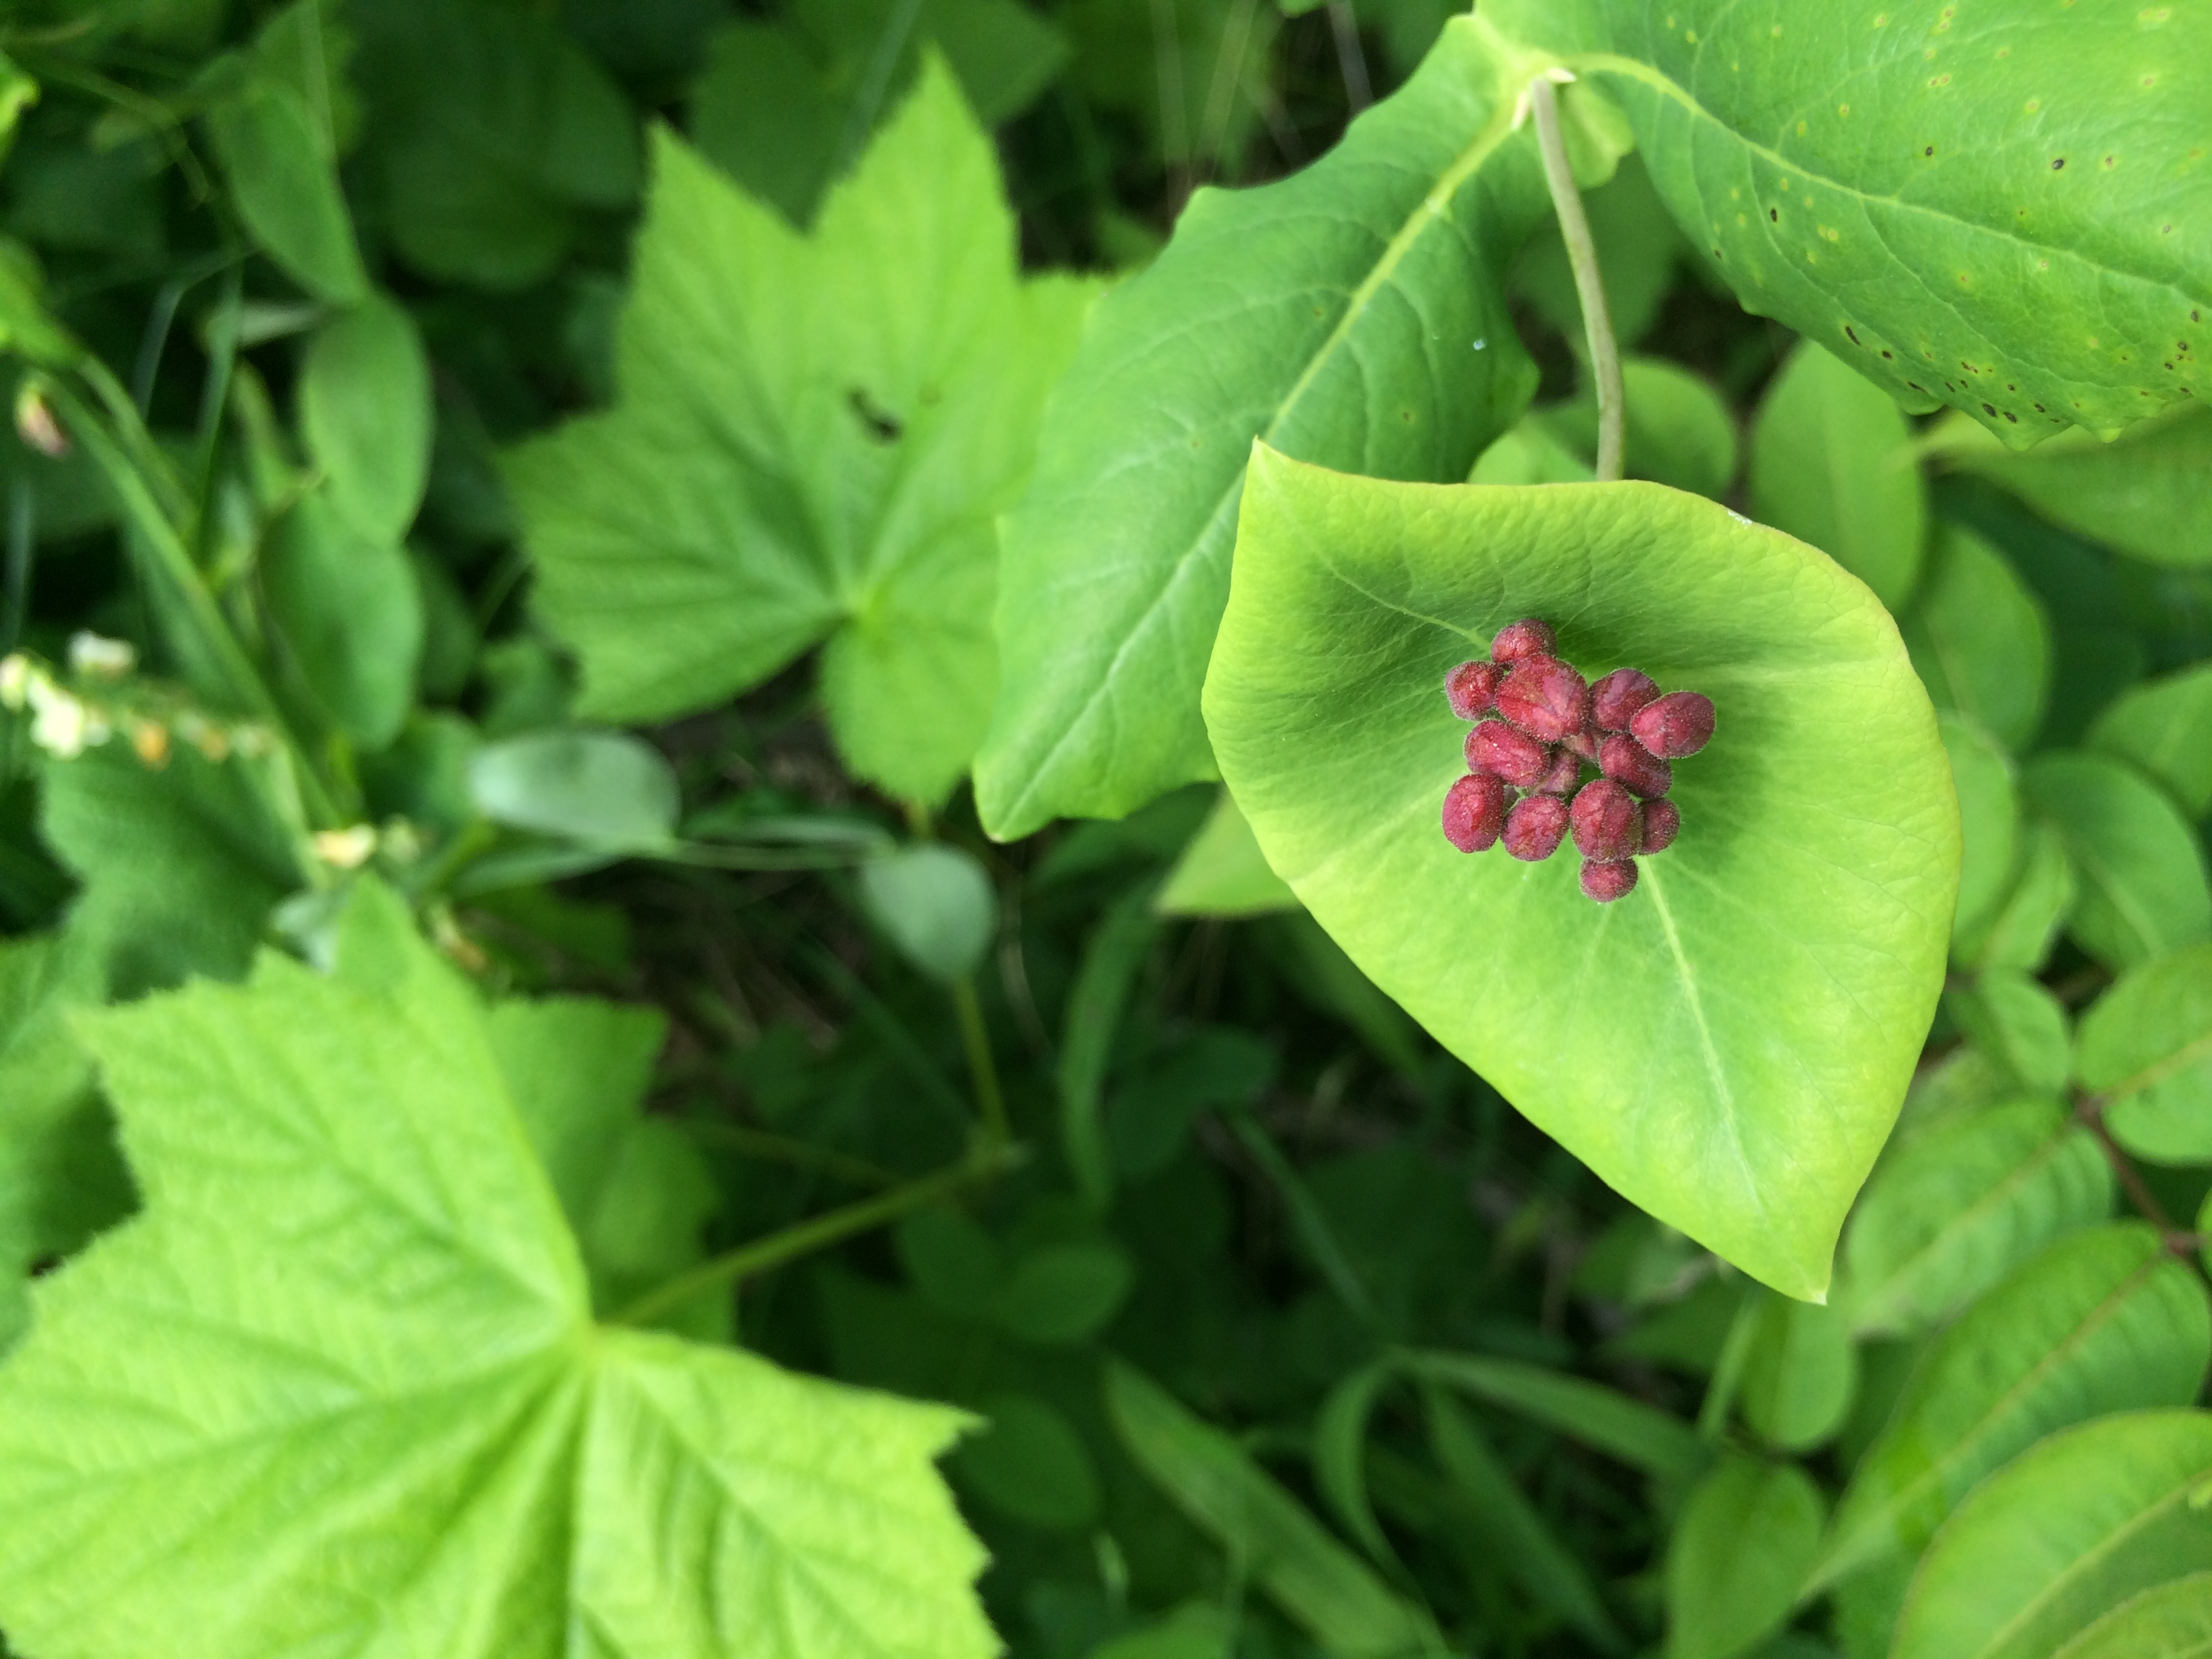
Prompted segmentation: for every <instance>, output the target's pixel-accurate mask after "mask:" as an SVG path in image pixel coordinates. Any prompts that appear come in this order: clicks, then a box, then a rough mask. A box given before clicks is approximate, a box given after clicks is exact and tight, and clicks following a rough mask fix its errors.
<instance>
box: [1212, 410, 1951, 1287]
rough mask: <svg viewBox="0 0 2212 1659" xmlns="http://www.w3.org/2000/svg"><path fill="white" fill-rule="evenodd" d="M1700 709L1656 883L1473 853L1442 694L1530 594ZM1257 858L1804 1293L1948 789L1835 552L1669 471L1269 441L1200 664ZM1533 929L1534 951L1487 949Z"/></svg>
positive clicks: (1911, 1050) (1544, 1094)
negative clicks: (1751, 517) (1693, 699)
mask: <svg viewBox="0 0 2212 1659" xmlns="http://www.w3.org/2000/svg"><path fill="white" fill-rule="evenodd" d="M1532 615H1533V616H1537V617H1546V618H1548V619H1549V620H1551V621H1552V622H1553V623H1555V624H1556V625H1557V626H1558V627H1559V640H1560V650H1561V652H1562V653H1564V654H1565V657H1566V658H1567V659H1569V660H1571V661H1572V662H1574V663H1576V664H1577V665H1578V666H1579V667H1580V668H1581V669H1582V670H1583V671H1584V672H1585V673H1587V674H1589V675H1593V676H1595V675H1597V674H1601V673H1603V672H1605V671H1607V670H1609V669H1611V668H1613V667H1615V666H1617V665H1621V664H1623V663H1632V664H1634V665H1637V666H1638V667H1640V668H1642V669H1643V670H1644V671H1646V672H1648V673H1650V674H1652V675H1654V676H1655V677H1656V678H1658V680H1659V681H1660V683H1661V684H1662V685H1665V686H1668V687H1670V688H1672V687H1677V686H1679V687H1686V688H1693V689H1695V690H1700V691H1703V692H1705V694H1707V695H1708V696H1711V697H1712V698H1713V700H1714V702H1715V703H1716V705H1717V708H1718V713H1719V727H1718V732H1717V736H1716V737H1715V738H1714V739H1713V742H1712V744H1711V747H1710V748H1708V749H1707V750H1705V752H1704V753H1702V754H1699V755H1698V756H1695V757H1692V758H1690V759H1687V760H1685V761H1682V762H1680V763H1678V764H1677V767H1676V773H1675V780H1676V781H1675V786H1674V799H1676V800H1677V801H1679V802H1680V806H1681V812H1682V820H1683V828H1682V831H1681V835H1680V839H1679V840H1678V841H1677V842H1675V844H1674V847H1672V848H1670V849H1668V851H1667V852H1666V853H1664V854H1659V855H1657V856H1656V857H1653V858H1649V859H1646V860H1643V861H1642V879H1641V884H1640V885H1639V887H1638V890H1637V891H1635V892H1634V893H1632V894H1631V895H1630V896H1628V897H1627V898H1626V899H1625V900H1623V901H1621V902H1619V903H1617V904H1613V905H1610V906H1605V907H1600V906H1597V905H1594V904H1592V903H1591V902H1589V900H1587V899H1585V898H1584V897H1583V896H1582V894H1581V892H1580V890H1579V889H1578V887H1577V881H1576V872H1575V863H1576V861H1575V859H1574V857H1573V855H1572V854H1571V853H1570V854H1565V855H1562V856H1559V857H1558V858H1555V859H1554V860H1552V861H1550V862H1548V863H1546V864H1541V865H1524V864H1520V863H1516V862H1515V861H1514V860H1511V859H1510V858H1508V857H1507V856H1506V855H1505V854H1504V853H1503V852H1499V851H1496V850H1493V852H1492V853H1491V854H1481V855H1478V856H1475V857H1473V858H1468V857H1464V856H1462V854H1458V853H1457V852H1455V851H1454V850H1453V849H1452V848H1451V846H1450V844H1449V842H1446V841H1445V840H1444V839H1443V835H1442V833H1441V831H1440V829H1439V828H1438V820H1437V814H1438V811H1439V809H1440V805H1441V802H1442V800H1443V793H1444V790H1445V788H1446V787H1447V786H1448V785H1449V783H1450V782H1451V781H1452V779H1453V778H1454V777H1455V775H1458V774H1459V773H1460V772H1461V771H1462V770H1463V766H1464V763H1463V762H1462V758H1461V755H1460V747H1461V741H1462V737H1463V735H1464V732H1465V728H1464V727H1463V726H1462V725H1461V724H1460V723H1459V722H1458V721H1457V720H1454V719H1453V718H1452V715H1451V712H1450V709H1449V706H1448V705H1447V703H1446V702H1445V701H1444V698H1443V693H1442V690H1441V689H1440V688H1441V683H1442V679H1443V674H1444V672H1445V671H1446V670H1447V669H1449V667H1450V666H1451V665H1453V664H1454V663H1456V662H1458V661H1461V660H1462V659H1465V658H1467V657H1468V656H1470V655H1473V654H1477V653H1480V652H1481V651H1482V650H1483V649H1484V648H1485V647H1486V644H1487V641H1488V636H1489V635H1490V633H1491V631H1492V629H1496V628H1498V627H1499V626H1501V625H1503V624H1504V623H1507V622H1509V621H1511V620H1512V619H1514V618H1515V617H1522V616H1532ZM1206 714H1207V720H1208V722H1209V725H1210V726H1211V728H1212V733H1213V738H1214V745H1215V748H1216V750H1217V751H1218V753H1219V755H1220V757H1221V760H1222V766H1223V769H1224V771H1225V773H1226V775H1227V776H1228V779H1229V782H1230V785H1231V787H1232V788H1233V789H1234V790H1235V791H1236V794H1237V801H1238V804H1239V805H1242V806H1243V809H1244V811H1245V813H1246V815H1247V817H1249V818H1250V820H1251V822H1252V826H1253V829H1254V830H1255V833H1256V834H1257V836H1258V837H1259V840H1260V844H1261V848H1263V849H1264V851H1265V852H1266V854H1267V860H1268V862H1269V864H1270V865H1271V866H1273V868H1274V869H1275V870H1276V871H1277V872H1279V873H1280V874H1281V875H1282V876H1283V877H1284V878H1285V880H1286V881H1288V882H1289V883H1290V884H1291V888H1292V889H1293V890H1295V891H1296V892H1297V895H1298V896H1299V898H1300V899H1301V900H1302V901H1303V902H1304V904H1305V905H1306V906H1307V908H1309V909H1310V911H1312V913H1313V914H1314V915H1315V916H1316V918H1317V919H1318V921H1319V922H1320V924H1321V925H1322V926H1323V927H1326V928H1328V931H1329V933H1331V934H1332V935H1333V936H1334V938H1335V939H1336V940H1337V941H1338V943H1339V944H1340V945H1342V946H1343V947H1344V948H1345V949H1346V951H1348V952H1349V953H1350V955H1351V957H1352V960H1353V961H1354V962H1355V963H1358V965H1359V966H1360V967H1361V968H1362V969H1364V972H1365V973H1366V974H1367V975H1368V976H1369V977H1370V979H1372V980H1373V981H1374V982H1375V983H1376V984H1377V985H1379V986H1380V987H1382V988H1383V990H1384V991H1385V992H1387V993H1389V995H1391V996H1392V997H1394V998H1395V999H1396V1000H1397V1001H1398V1002H1399V1003H1401V1005H1403V1006H1405V1007H1406V1009H1407V1011H1408V1012H1411V1013H1412V1014H1413V1016H1414V1017H1415V1018H1418V1019H1419V1020H1420V1022H1421V1023H1422V1024H1424V1025H1425V1026H1426V1027H1427V1028H1428V1029H1429V1030H1430V1031H1431V1033H1433V1034H1434V1035H1435V1036H1437V1038H1438V1040H1439V1041H1441V1042H1443V1043H1444V1045H1445V1046H1446V1047H1447V1048H1450V1049H1451V1050H1452V1051H1453V1052H1454V1053H1455V1054H1458V1055H1459V1056H1460V1057H1461V1058H1462V1060H1466V1061H1467V1062H1468V1064H1469V1065H1470V1066H1474V1068H1475V1069H1476V1070H1477V1071H1479V1072H1480V1073H1482V1074H1483V1076H1484V1077H1485V1078H1486V1079H1488V1080H1489V1081H1490V1082H1491V1083H1492V1084H1493V1085H1496V1086H1497V1087H1498V1089H1499V1090H1500V1091H1502V1092H1503V1093H1504V1095H1505V1097H1506V1098H1507V1099H1508V1100H1510V1101H1512V1102H1513V1103H1515V1104H1516V1105H1517V1106H1518V1107H1520V1108H1521V1109H1522V1110H1523V1111H1524V1112H1526V1113H1527V1114H1528V1115H1529V1117H1531V1118H1532V1119H1533V1120H1534V1121H1535V1122H1536V1123H1537V1124H1538V1125H1539V1127H1542V1128H1543V1129H1545V1130H1546V1131H1547V1133H1551V1134H1552V1135H1553V1136H1554V1137H1555V1138H1556V1139H1559V1141H1560V1142H1561V1143H1562V1144H1563V1145H1565V1146H1566V1147H1567V1148H1568V1150H1570V1151H1571V1152H1574V1153H1575V1155H1576V1156H1577V1157H1578V1158H1582V1159H1583V1162H1585V1163H1586V1164H1589V1165H1590V1167H1591V1168H1593V1169H1594V1170H1596V1171H1597V1173H1598V1174H1599V1175H1600V1176H1602V1177H1603V1178H1604V1179H1605V1180H1606V1181H1607V1182H1609V1183H1611V1184H1612V1185H1613V1187H1614V1188H1616V1189H1617V1190H1619V1191H1620V1192H1621V1193H1623V1194H1626V1196H1628V1197H1629V1198H1631V1199H1632V1200H1634V1201H1635V1202H1637V1203H1638V1204H1639V1205H1641V1206H1643V1207H1644V1208H1645V1209H1646V1210H1648V1211H1650V1212H1651V1213H1652V1214H1654V1215H1656V1216H1657V1217H1659V1218H1661V1219H1662V1220H1663V1221H1666V1222H1668V1224H1669V1225H1674V1226H1675V1227H1678V1228H1680V1229H1681V1230H1682V1231H1685V1232H1687V1233H1689V1234H1690V1235H1691V1236H1692V1237H1695V1238H1697V1239H1699V1241H1700V1242H1701V1243H1705V1244H1707V1245H1709V1246H1711V1247H1712V1248H1713V1249H1717V1250H1718V1251H1719V1252H1720V1253H1721V1254H1723V1255H1726V1256H1727V1257H1728V1258H1729V1260H1730V1261H1735V1263H1736V1264H1737V1265H1739V1266H1741V1267H1744V1268H1745V1269H1747V1271H1749V1272H1751V1273H1754V1274H1756V1275H1757V1276H1759V1278H1761V1279H1765V1280H1767V1281H1768V1282H1769V1283H1771V1284H1773V1285H1776V1286H1777V1287H1778V1288H1779V1289H1783V1290H1785V1291H1790V1293H1792V1294H1796V1295H1799V1296H1803V1297H1818V1296H1819V1295H1820V1294H1821V1292H1822V1291H1823V1290H1824V1288H1825V1286H1826V1283H1827V1278H1828V1267H1829V1257H1830V1255H1831V1252H1832V1249H1833V1245H1834V1242H1835V1238H1836V1234H1837V1231H1838V1229H1839V1228H1840V1227H1841V1225H1842V1224H1843V1218H1844V1212H1845V1211H1846V1210H1847V1209H1848V1208H1849V1207H1850V1200H1851V1197H1852V1195H1853V1194H1855V1193H1856V1192H1857V1189H1858V1186H1859V1183H1860V1182H1862V1181H1863V1179H1864V1178H1865V1176H1866V1172H1867V1170H1869V1169H1870V1168H1871V1167H1872V1165H1873V1163H1874V1159H1875V1154H1876V1152H1878V1151H1879V1150H1880V1147H1881V1142H1882V1141H1883V1139H1885V1138H1886V1137H1887V1134H1888V1132H1889V1127H1890V1124H1891V1122H1892V1121H1893V1119H1894V1118H1895V1116H1896V1113H1897V1109H1898V1107H1899V1103H1901V1102H1902V1101H1903V1099H1904V1096H1905V1085H1906V1083H1907V1081H1908V1080H1909V1079H1910V1077H1911V1071H1912V1067H1913V1066H1914V1064H1915V1062H1916V1061H1917V1059H1918V1057H1919V1054H1920V1048H1921V1040H1922V1036H1923V1033H1924V1032H1925V1031H1926V1030H1927V1029H1928V1022H1929V1017H1930V1015H1931V1014H1932V1012H1933V1010H1934V1004H1935V999H1936V992H1937V989H1938V987H1939V986H1940V983H1941V981H1942V963H1943V957H1944V955H1945V948H1946V945H1947V944H1948V938H1949V934H1950V924H1951V912H1952V905H1953V898H1954V889H1955V884H1956V882H1957V878H1958V857H1959V829H1958V809H1957V805H1956V803H1955V797H1954V794H1953V792H1952V787H1951V782H1950V771H1949V768H1948V766H1947V765H1946V763H1945V761H1944V757H1943V752H1942V747H1941V744H1939V743H1938V741H1937V735H1936V720H1935V716H1934V712H1933V710H1932V709H1930V708H1929V703H1928V700H1927V697H1926V696H1925V694H1924V693H1923V691H1922V690H1921V688H1920V686H1919V684H1918V682H1917V680H1916V679H1915V678H1913V676H1912V672H1911V667H1910V665H1908V663H1907V661H1906V659H1905V653H1904V651H1903V648H1902V647H1901V646H1900V644H1899V641H1898V638H1897V634H1896V630H1895V629H1894V628H1893V626H1892V624H1891V623H1890V621H1889V618H1888V617H1887V614H1886V613H1884V612H1883V611H1882V610H1881V607H1880V605H1878V604H1877V603H1876V602H1875V599H1874V598H1873V596H1872V595H1871V594H1870V593H1869V592H1867V590H1866V589H1865V587H1864V586H1863V585H1861V584H1860V583H1858V582H1857V581H1856V580H1853V579H1852V578H1850V576H1848V575H1847V574H1845V573H1844V572H1843V571H1842V570H1841V569H1840V568H1838V567H1837V566H1836V565H1834V564H1833V563H1832V562H1830V561H1829V560H1827V559H1826V557H1825V556H1822V555H1820V554H1819V553H1816V552H1814V550H1811V549H1809V548H1807V547H1805V546H1803V545H1802V544H1800V543H1796V542H1793V541H1791V540H1790V539H1789V538H1786V537H1784V536H1782V535H1780V534H1778V532H1773V531H1771V530H1765V529H1761V528H1759V527H1757V526H1751V525H1747V524H1745V523H1742V522H1740V521H1738V520H1735V519H1734V518H1732V517H1731V516H1730V515H1729V513H1727V512H1725V511H1724V510H1723V509H1722V508H1721V507H1717V506H1716V505H1714V504H1712V503H1711V502H1708V501H1700V500H1699V499H1697V498H1696V497H1693V496H1689V495H1679V494H1676V493H1674V492H1673V491H1669V490H1666V489H1661V488H1659V487H1657V486H1656V485H1650V484H1611V485H1600V484H1589V485H1576V484H1547V485H1541V486H1534V487H1528V488H1521V489H1502V488H1486V487H1480V486H1466V487H1460V488H1449V487H1446V488H1438V487H1434V486H1419V485H1405V484H1390V483H1380V482H1376V481H1372V480H1368V479H1359V478H1352V477H1344V476H1340V475H1338V474H1334V473H1329V472H1325V471H1322V470H1320V469H1318V468H1313V467H1307V466H1304V465H1299V464H1297V463H1295V462H1292V461H1290V460H1287V459H1284V458H1282V457H1279V456H1277V455H1275V454H1274V453H1273V452H1271V451H1268V450H1267V449H1265V448H1262V449H1261V451H1260V452H1259V453H1258V456H1257V459H1255V462H1254V465H1253V471H1252V477H1251V480H1250V483H1249V487H1248V489H1247V490H1246V494H1245V504H1244V512H1243V532H1242V536H1241V539H1240V542H1239V545H1238V550H1237V578H1236V584H1235V587H1234V589H1233V591H1232V593H1231V601H1230V606H1229V611H1228V617H1227V620H1226V622H1225V625H1224V628H1223V631H1222V637H1221V642H1220V645H1219V647H1218V649H1217V651H1216V653H1215V656H1214V659H1213V666H1212V672H1211V675H1210V677H1209V679H1208V683H1207V686H1206ZM1486 939H1542V940H1544V941H1545V950H1544V951H1543V952H1542V953H1541V954H1533V955H1532V954H1531V953H1529V952H1527V951H1492V950H1485V949H1480V948H1469V941H1479V940H1486Z"/></svg>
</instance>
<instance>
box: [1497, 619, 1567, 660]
mask: <svg viewBox="0 0 2212 1659" xmlns="http://www.w3.org/2000/svg"><path fill="white" fill-rule="evenodd" d="M1558 642H1559V641H1558V636H1557V635H1554V634H1553V632H1552V629H1551V624H1550V623H1540V622H1536V621H1534V620H1533V619H1532V620H1529V621H1527V622H1517V623H1506V624H1505V626H1504V627H1503V628H1501V629H1498V633H1497V635H1496V636H1495V637H1494V638H1492V641H1490V659H1491V661H1492V662H1497V663H1508V664H1510V663H1516V662H1519V661H1520V660H1521V659H1522V658H1523V657H1548V656H1550V655H1551V654H1552V647H1553V646H1554V645H1556V644H1557V643H1558Z"/></svg>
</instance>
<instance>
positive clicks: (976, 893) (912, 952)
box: [860, 842, 999, 985]
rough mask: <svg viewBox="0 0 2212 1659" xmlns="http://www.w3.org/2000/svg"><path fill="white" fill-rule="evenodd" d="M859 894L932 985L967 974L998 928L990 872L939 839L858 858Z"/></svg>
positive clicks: (885, 929)
mask: <svg viewBox="0 0 2212 1659" xmlns="http://www.w3.org/2000/svg"><path fill="white" fill-rule="evenodd" d="M860 898H861V901H862V902H863V903H865V904H866V907H867V911H868V915H869V916H870V917H871V918H872V919H873V921H875V924H876V926H878V927H880V928H882V929H883V930H884V933H888V934H889V935H890V939H891V943H892V944H894V945H896V946H897V947H898V950H899V954H900V955H902V956H903V957H905V958H906V959H907V960H908V962H910V963H913V964H914V965H915V967H916V968H918V969H921V971H922V972H923V973H925V974H927V975H929V977H930V978H932V979H933V980H936V981H939V983H940V984H947V985H949V984H951V983H952V982H953V981H955V980H958V979H963V978H964V977H966V976H967V975H969V974H972V973H974V972H975V969H976V966H977V965H978V964H979V963H981V961H982V960H983V954H984V952H985V951H988V950H989V949H990V948H991V940H992V939H993V937H994V935H995V934H996V933H998V930H999V902H998V897H997V896H996V895H995V894H994V892H993V891H992V890H991V877H990V873H989V872H987V871H986V870H985V869H984V868H983V866H981V865H980V864H978V863H976V862H975V860H974V859H973V858H972V857H970V856H969V854H966V853H963V852H962V851H961V850H960V849H959V848H957V847H947V846H945V844H944V843H943V842H920V843H917V844H916V845H915V846H912V847H906V848H900V849H899V850H898V851H897V852H895V853H890V854H885V855H884V857H882V858H879V859H872V860H869V861H868V862H867V863H866V864H864V865H862V866H860Z"/></svg>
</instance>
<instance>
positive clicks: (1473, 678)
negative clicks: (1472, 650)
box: [1444, 662, 1505, 720]
mask: <svg viewBox="0 0 2212 1659" xmlns="http://www.w3.org/2000/svg"><path fill="white" fill-rule="evenodd" d="M1504 678H1505V671H1504V669H1502V668H1500V667H1499V666H1498V665H1497V664H1496V663H1494V662H1463V663H1462V664H1461V665H1459V666H1458V667H1456V668H1455V669H1453V670H1452V671H1451V672H1450V673H1449V674H1447V675H1445V676H1444V696H1447V697H1449V698H1450V699H1451V707H1452V713H1453V714H1456V715H1458V716H1459V717H1460V718H1461V719H1462V720H1480V719H1481V718H1482V717H1483V716H1484V715H1485V714H1488V713H1489V712H1490V706H1491V704H1492V702H1495V701H1496V700H1497V696H1498V681H1500V680H1502V679H1504Z"/></svg>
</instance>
